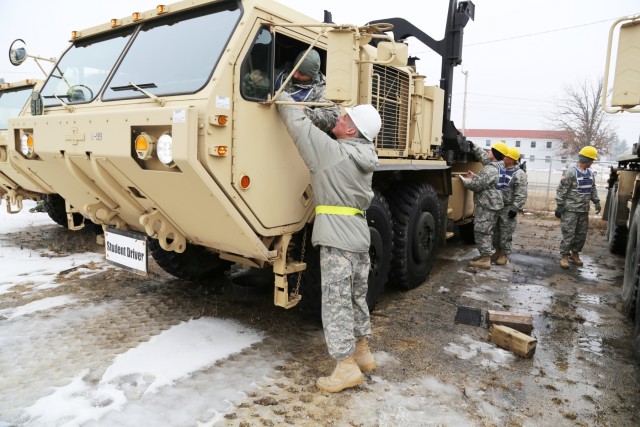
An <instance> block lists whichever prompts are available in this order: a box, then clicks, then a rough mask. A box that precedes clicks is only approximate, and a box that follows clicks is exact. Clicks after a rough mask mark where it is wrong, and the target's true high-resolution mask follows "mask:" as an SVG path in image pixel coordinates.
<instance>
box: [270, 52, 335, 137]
mask: <svg viewBox="0 0 640 427" xmlns="http://www.w3.org/2000/svg"><path fill="white" fill-rule="evenodd" d="M305 54H306V51H302V52H300V53H299V54H298V56H297V58H296V60H295V62H294V64H297V63H298V62H300V60H301V59H302V58H303V57H304V60H303V61H302V64H300V66H299V67H298V69H297V70H296V72H295V73H293V76H292V78H291V79H290V80H289V82H288V83H287V84H286V86H285V88H284V90H285V91H286V92H287V93H289V95H291V97H292V98H293V99H294V100H295V101H298V102H302V101H305V102H328V101H327V100H326V99H325V92H326V86H327V83H326V80H325V77H324V75H323V74H322V73H321V72H320V54H319V53H318V52H317V51H316V50H315V49H312V50H311V51H309V53H308V54H307V56H306V57H305ZM289 74H291V70H283V71H282V72H280V74H278V76H277V77H276V80H275V89H276V91H277V90H279V89H280V87H281V86H282V84H283V83H284V82H285V81H286V80H287V78H288V77H289ZM304 112H305V114H306V115H307V116H308V117H309V118H310V119H311V121H312V122H313V124H314V125H316V126H317V127H319V128H320V129H321V130H323V131H324V132H326V133H329V132H330V131H331V130H332V129H333V128H334V126H335V125H336V120H337V118H338V116H339V115H340V109H339V108H338V106H337V105H334V106H331V107H313V106H305V107H304Z"/></svg>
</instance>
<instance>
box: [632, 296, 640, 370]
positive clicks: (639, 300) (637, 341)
mask: <svg viewBox="0 0 640 427" xmlns="http://www.w3.org/2000/svg"><path fill="white" fill-rule="evenodd" d="M638 307H640V292H636V322H635V326H634V328H633V350H634V352H635V355H636V357H637V358H638V359H640V309H638Z"/></svg>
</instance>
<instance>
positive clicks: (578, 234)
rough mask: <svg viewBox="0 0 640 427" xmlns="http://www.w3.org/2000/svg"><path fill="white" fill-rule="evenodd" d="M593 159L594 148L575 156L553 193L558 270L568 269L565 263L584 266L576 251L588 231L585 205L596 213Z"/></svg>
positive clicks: (583, 242) (598, 209)
mask: <svg viewBox="0 0 640 427" xmlns="http://www.w3.org/2000/svg"><path fill="white" fill-rule="evenodd" d="M596 159H597V151H596V149H595V147H592V146H590V145H587V146H586V147H583V148H582V150H580V153H579V154H578V163H577V164H576V165H575V166H572V167H569V168H567V169H566V170H565V171H564V173H563V174H562V179H561V180H560V184H558V188H557V189H556V212H555V214H556V217H558V218H560V229H561V230H562V240H561V241H560V255H561V256H562V258H561V260H560V267H562V268H569V260H571V261H572V262H573V263H574V264H575V265H577V266H581V265H583V264H584V263H583V262H582V260H581V259H580V251H581V250H582V247H583V246H584V244H585V242H586V240H587V231H589V205H590V202H593V204H594V206H595V209H596V214H598V213H600V198H599V197H598V190H597V189H596V180H595V176H594V174H593V172H592V171H591V169H590V168H591V165H592V164H593V161H594V160H596Z"/></svg>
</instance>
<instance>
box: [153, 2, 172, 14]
mask: <svg viewBox="0 0 640 427" xmlns="http://www.w3.org/2000/svg"><path fill="white" fill-rule="evenodd" d="M168 11H169V8H168V7H167V6H165V5H164V4H159V5H157V6H156V12H157V13H158V15H160V14H162V13H165V12H168Z"/></svg>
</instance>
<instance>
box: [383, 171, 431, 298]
mask: <svg viewBox="0 0 640 427" xmlns="http://www.w3.org/2000/svg"><path fill="white" fill-rule="evenodd" d="M392 194H394V196H393V198H392V199H391V203H390V205H391V206H392V208H391V211H392V213H393V219H394V229H393V231H394V241H393V260H392V264H391V279H390V281H389V283H390V284H392V285H393V286H395V287H398V288H400V289H405V290H407V289H413V288H415V287H416V286H418V285H420V284H422V283H423V282H424V280H425V279H426V278H427V276H428V275H429V272H430V271H431V267H433V263H434V261H435V258H436V249H437V242H438V241H439V236H440V233H441V227H442V218H440V207H439V205H438V195H437V194H436V192H435V190H434V188H433V186H432V185H430V184H426V183H412V184H404V185H403V186H401V187H398V188H396V189H395V191H394V192H393V193H392Z"/></svg>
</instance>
